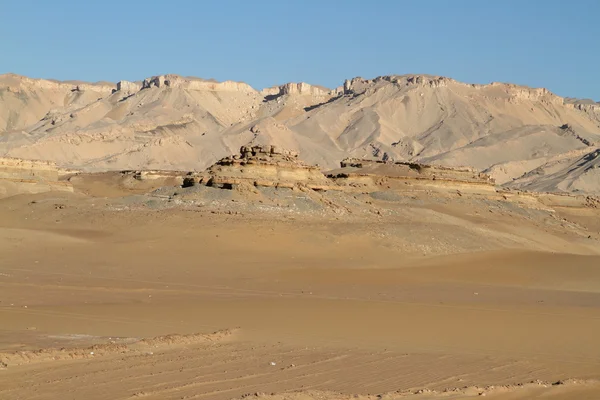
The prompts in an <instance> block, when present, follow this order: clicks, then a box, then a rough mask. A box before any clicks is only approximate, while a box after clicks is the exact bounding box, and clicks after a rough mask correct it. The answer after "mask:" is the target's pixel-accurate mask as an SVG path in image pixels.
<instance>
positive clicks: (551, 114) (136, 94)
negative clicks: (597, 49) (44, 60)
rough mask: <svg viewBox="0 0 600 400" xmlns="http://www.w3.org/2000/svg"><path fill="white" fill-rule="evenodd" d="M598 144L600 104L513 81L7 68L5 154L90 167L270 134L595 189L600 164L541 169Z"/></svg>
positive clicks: (203, 155)
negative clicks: (293, 79)
mask: <svg viewBox="0 0 600 400" xmlns="http://www.w3.org/2000/svg"><path fill="white" fill-rule="evenodd" d="M599 143H600V105H598V104H597V103H594V102H590V101H577V100H574V99H569V98H562V97H559V96H556V95H554V94H552V93H551V92H549V91H548V90H546V89H532V88H527V87H523V86H516V85H511V84H502V83H492V84H489V85H472V84H465V83H461V82H457V81H454V80H452V79H449V78H443V77H433V76H424V75H410V76H386V77H379V78H376V79H372V80H364V79H361V78H355V79H352V80H349V81H346V82H345V84H344V85H343V86H342V87H340V88H337V89H334V90H328V89H325V88H322V87H318V86H311V85H308V84H305V83H300V84H286V85H283V86H279V87H273V88H269V89H265V90H262V91H258V90H255V89H253V88H252V87H250V86H249V85H247V84H244V83H238V82H230V81H227V82H221V83H219V82H215V81H207V80H202V79H197V78H183V77H180V76H177V75H162V76H156V77H152V78H149V79H146V80H144V81H143V82H138V83H136V82H125V81H122V82H119V83H118V84H115V85H109V84H104V83H102V84H84V83H78V82H74V83H68V82H54V81H48V80H36V79H29V78H25V77H20V76H16V75H2V76H0V155H3V156H10V157H17V158H24V159H41V160H48V161H54V162H56V163H57V164H58V165H59V166H61V167H68V168H77V169H82V170H87V171H102V170H120V169H174V170H195V171H202V170H204V169H205V168H207V167H208V166H210V165H212V164H213V163H214V162H215V161H216V160H218V159H220V158H222V157H226V156H229V155H231V154H233V153H235V152H237V149H239V147H240V146H241V145H247V144H252V145H254V144H258V145H262V144H264V145H276V146H281V147H283V148H288V149H291V150H295V151H298V152H299V154H300V158H301V159H303V160H304V161H306V162H307V163H310V164H315V163H316V164H319V165H320V166H321V167H322V168H323V169H331V168H335V167H337V166H338V165H339V162H340V160H342V159H343V158H346V157H359V158H364V157H367V158H375V159H382V160H395V161H419V162H424V163H433V164H441V165H448V166H471V167H474V168H476V169H478V170H480V171H486V172H488V173H490V174H491V175H492V177H493V178H495V179H496V181H497V182H498V183H499V184H506V185H511V183H512V182H513V180H516V181H515V184H518V185H519V187H525V188H528V189H535V190H558V191H572V190H579V191H582V192H591V193H594V192H596V193H597V192H600V184H598V183H597V182H598V181H600V178H599V176H600V172H599V171H600V170H598V169H594V168H591V169H590V168H579V169H575V170H573V171H570V172H569V173H568V175H569V176H568V177H567V176H566V175H565V174H564V173H563V174H561V173H558V174H557V171H556V170H554V169H551V168H548V167H545V166H547V165H549V163H550V164H552V163H554V162H556V161H557V160H563V161H564V159H571V160H572V161H573V162H575V160H576V159H577V158H578V157H584V156H585V154H592V153H593V152H594V151H595V150H596V148H597V146H598V144H599ZM532 171H535V173H532ZM581 174H585V177H580V175H581ZM547 175H552V176H553V177H548V176H547ZM561 179H566V180H568V182H566V181H565V182H562V181H561ZM581 179H583V180H584V181H585V184H576V185H574V184H572V183H570V182H576V181H579V180H581ZM548 180H551V181H552V184H545V183H543V182H547V181H548ZM523 182H527V184H526V185H525V184H524V183H523ZM538 182H539V184H538Z"/></svg>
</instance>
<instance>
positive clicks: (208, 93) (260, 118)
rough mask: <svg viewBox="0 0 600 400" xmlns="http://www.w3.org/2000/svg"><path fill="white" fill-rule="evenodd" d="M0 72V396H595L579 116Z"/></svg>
mask: <svg viewBox="0 0 600 400" xmlns="http://www.w3.org/2000/svg"><path fill="white" fill-rule="evenodd" d="M0 82H2V83H3V86H2V88H0V95H1V96H0V100H1V102H0V105H2V107H0V122H2V125H1V126H0V128H1V129H2V130H0V155H2V157H1V158H0V399H2V400H16V399H28V400H29V399H39V400H42V399H89V400H96V399H97V400H100V399H102V400H104V399H138V398H140V399H148V400H163V399H203V398H206V399H241V398H250V399H252V398H254V399H273V400H275V399H278V400H279V399H289V400H310V399H323V400H337V399H364V400H367V399H368V400H374V399H390V400H391V399H404V398H406V399H419V400H420V399H423V400H431V399H449V400H456V399H471V398H479V397H482V396H485V397H486V398H490V399H498V400H509V399H510V400H525V399H547V400H559V399H561V400H580V399H590V400H592V399H594V400H595V399H598V398H600V345H599V343H600V340H599V338H600V211H599V210H600V199H599V198H598V194H599V193H600V191H599V188H600V174H599V171H600V168H598V161H599V160H600V153H599V152H598V137H600V117H599V115H600V114H599V112H600V111H599V110H600V106H599V105H598V104H591V103H589V102H585V101H577V100H573V99H563V98H560V97H558V96H556V95H553V94H552V93H550V92H548V91H547V90H545V89H530V88H525V87H518V86H515V85H510V84H490V85H469V84H463V83H459V82H456V81H453V80H449V79H447V78H440V77H429V76H401V77H397V76H391V77H380V78H376V79H373V80H363V79H360V78H355V79H353V80H351V81H347V82H346V83H345V85H344V86H343V87H341V88H338V89H336V90H332V91H329V90H325V89H323V88H318V87H313V86H310V85H306V84H288V85H284V86H282V87H279V88H271V89H268V90H264V91H262V92H258V91H255V90H254V89H252V88H250V87H249V86H247V85H245V84H241V83H235V82H224V83H215V82H212V81H204V80H195V79H188V78H182V77H178V76H174V75H169V76H158V77H153V78H151V79H148V80H145V81H144V82H125V81H123V82H119V84H118V85H117V87H116V88H113V87H112V86H111V85H109V84H84V83H70V82H56V81H44V80H33V79H29V78H25V77H19V76H16V75H4V76H1V80H0ZM316 163H320V165H315V164H316Z"/></svg>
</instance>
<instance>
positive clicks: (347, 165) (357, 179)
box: [327, 158, 495, 190]
mask: <svg viewBox="0 0 600 400" xmlns="http://www.w3.org/2000/svg"><path fill="white" fill-rule="evenodd" d="M340 166H341V168H339V169H336V170H333V171H329V172H328V173H327V177H328V178H330V179H332V180H333V181H335V182H336V183H337V184H339V185H342V186H351V187H361V186H370V185H373V184H381V183H386V184H388V183H390V182H394V181H395V182H404V183H406V184H408V183H410V182H411V181H412V182H415V183H417V184H419V183H426V184H435V185H442V186H446V187H453V186H461V187H462V186H482V187H487V188H488V189H489V190H493V189H494V184H495V182H494V179H493V178H491V177H490V176H489V175H488V174H485V173H482V172H479V171H477V170H476V169H473V168H469V167H444V166H439V165H427V164H420V163H411V162H393V161H388V162H385V161H373V160H361V159H355V158H349V159H345V160H343V161H342V162H341V163H340ZM387 186H388V188H393V185H387Z"/></svg>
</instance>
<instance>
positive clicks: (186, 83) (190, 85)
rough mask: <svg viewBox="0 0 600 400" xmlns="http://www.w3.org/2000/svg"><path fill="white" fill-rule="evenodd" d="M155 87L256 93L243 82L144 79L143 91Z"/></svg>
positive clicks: (174, 77)
mask: <svg viewBox="0 0 600 400" xmlns="http://www.w3.org/2000/svg"><path fill="white" fill-rule="evenodd" d="M153 87H157V88H160V87H171V88H182V89H187V90H202V91H212V92H256V90H254V88H252V86H250V85H248V84H246V83H243V82H233V81H225V82H217V81H214V80H204V79H199V78H184V77H181V76H179V75H173V74H168V75H158V76H153V77H151V78H147V79H144V81H143V82H142V89H150V88H153Z"/></svg>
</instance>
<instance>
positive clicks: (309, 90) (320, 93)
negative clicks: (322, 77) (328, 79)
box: [261, 82, 337, 97]
mask: <svg viewBox="0 0 600 400" xmlns="http://www.w3.org/2000/svg"><path fill="white" fill-rule="evenodd" d="M336 93H337V91H336V90H330V89H327V88H324V87H321V86H314V85H309V84H308V83H304V82H300V83H286V84H284V85H281V86H275V87H272V88H267V89H263V90H262V91H261V94H262V95H263V96H284V95H297V96H314V97H328V96H332V95H335V94H336Z"/></svg>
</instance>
